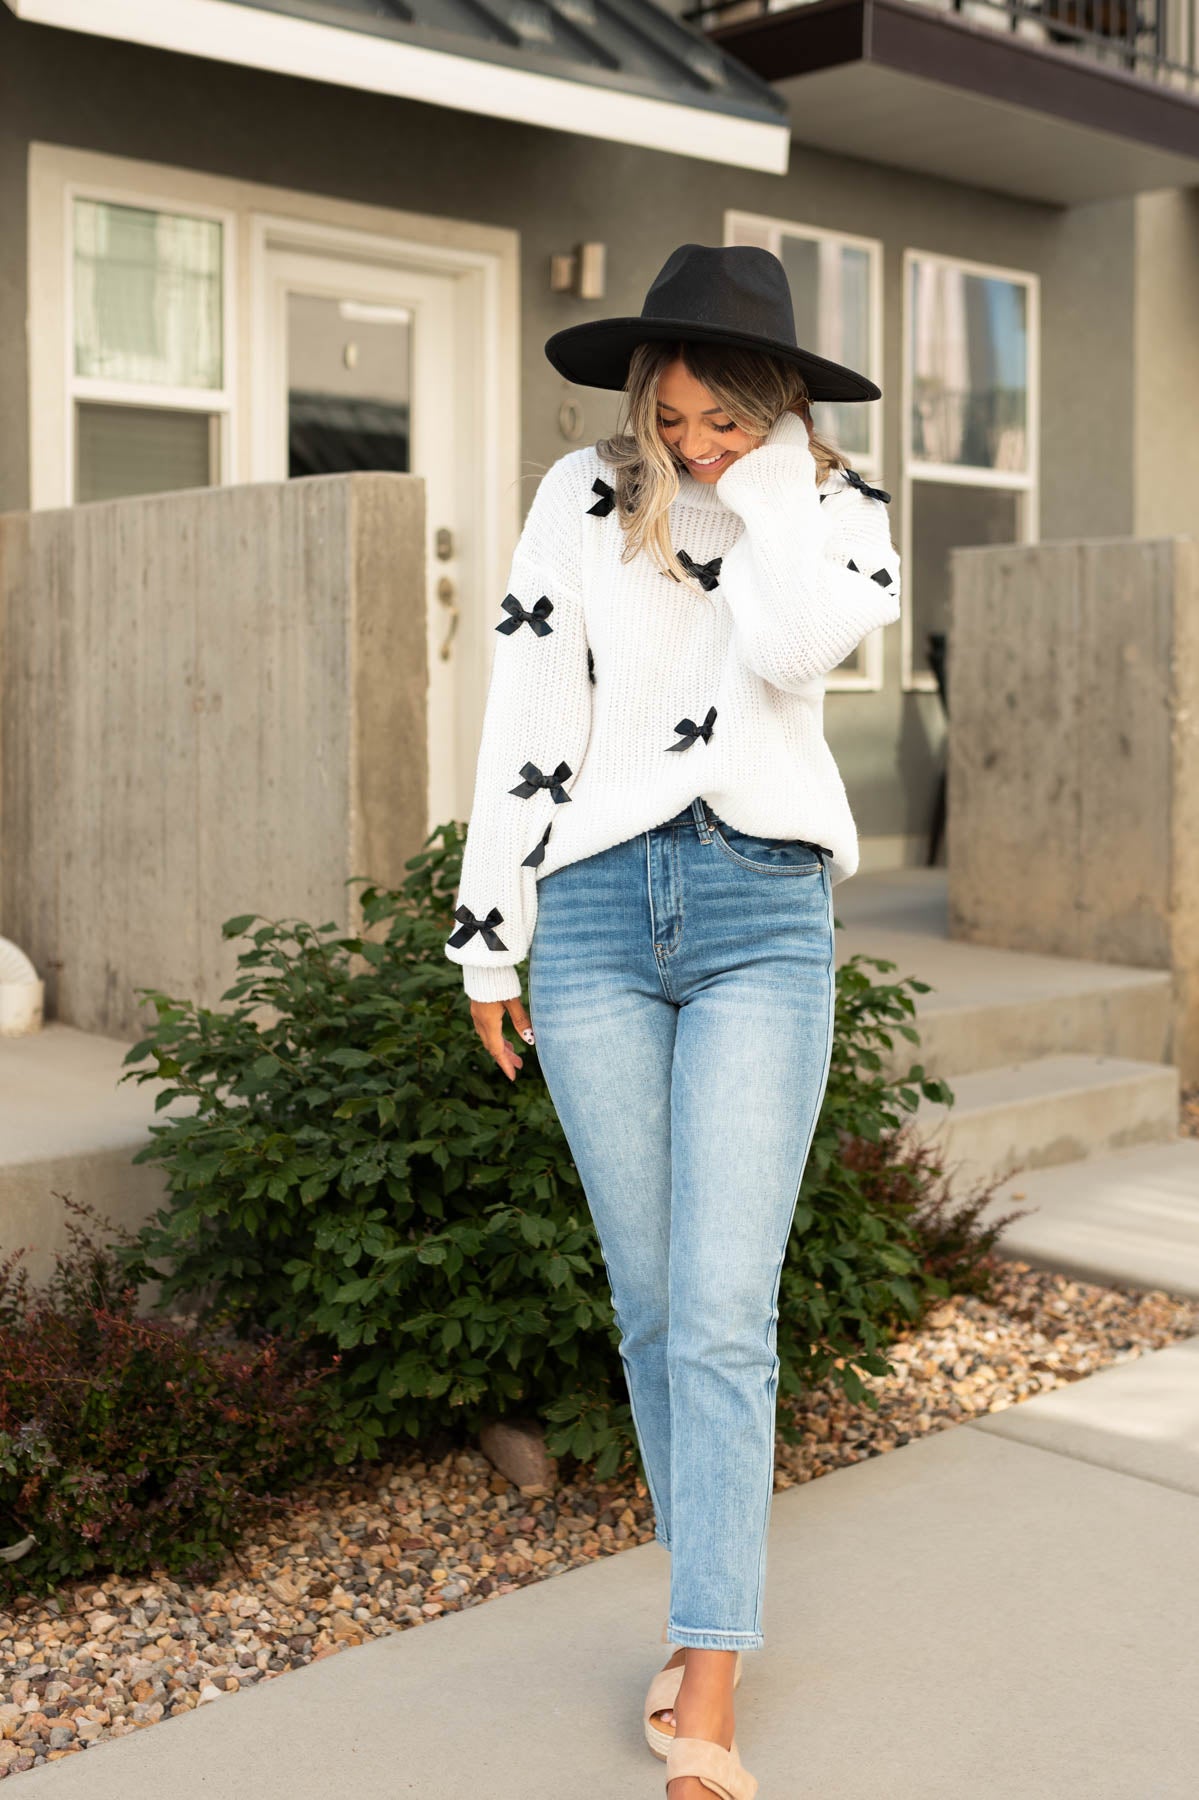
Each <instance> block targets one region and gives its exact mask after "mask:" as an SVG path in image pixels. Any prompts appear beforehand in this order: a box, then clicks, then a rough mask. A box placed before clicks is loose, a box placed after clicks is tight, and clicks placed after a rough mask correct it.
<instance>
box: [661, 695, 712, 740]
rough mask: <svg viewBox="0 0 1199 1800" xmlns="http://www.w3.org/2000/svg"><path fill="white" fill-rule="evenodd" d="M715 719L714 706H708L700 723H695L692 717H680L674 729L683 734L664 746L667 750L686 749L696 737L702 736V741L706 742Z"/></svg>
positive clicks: (710, 734)
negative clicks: (674, 742)
mask: <svg viewBox="0 0 1199 1800" xmlns="http://www.w3.org/2000/svg"><path fill="white" fill-rule="evenodd" d="M715 721H716V708H715V707H714V706H710V707H709V708H708V710H707V712H706V713H705V714H704V719H703V724H702V725H697V724H696V723H695V720H694V719H680V720H679V722H678V724H677V725H676V726H675V730H676V731H681V732H682V733H683V736H682V737H681V738H680V739H679V741H678V743H677V744H667V746H666V748H667V749H668V750H688V749H690V747H691V745H692V744H693V743H694V742H695V740H696V738H703V740H704V743H705V744H706V743H707V742H708V739H709V738H710V737H711V736H712V726H713V724H714V723H715Z"/></svg>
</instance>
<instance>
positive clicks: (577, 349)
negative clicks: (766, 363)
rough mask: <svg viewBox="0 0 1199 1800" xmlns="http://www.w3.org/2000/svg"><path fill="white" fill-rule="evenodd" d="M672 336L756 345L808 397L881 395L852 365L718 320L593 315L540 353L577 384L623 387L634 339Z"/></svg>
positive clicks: (549, 340)
mask: <svg viewBox="0 0 1199 1800" xmlns="http://www.w3.org/2000/svg"><path fill="white" fill-rule="evenodd" d="M661 339H667V340H670V339H673V340H675V341H676V342H677V341H680V340H683V339H685V340H687V341H688V342H691V343H701V344H703V343H708V344H736V345H737V346H738V347H739V348H742V349H746V350H761V351H764V352H766V353H767V354H769V355H771V356H778V357H781V358H783V360H784V361H786V362H791V363H794V364H795V365H796V367H797V368H798V369H799V371H800V373H801V374H802V375H803V378H804V381H805V382H806V383H807V388H808V393H809V395H810V396H811V398H812V399H813V400H881V399H882V389H881V388H880V387H878V386H876V385H875V383H874V382H873V381H871V380H870V379H869V377H868V376H866V375H859V374H858V372H857V370H856V369H849V368H846V366H845V365H844V363H835V362H829V360H828V359H827V357H823V356H817V355H816V353H815V352H814V351H812V350H800V349H797V347H796V346H795V345H794V344H783V343H779V342H777V340H775V339H773V338H762V337H755V336H754V335H753V334H752V333H749V332H742V331H730V330H728V329H727V328H726V327H725V326H723V325H696V324H694V323H693V322H692V321H691V320H687V319H642V318H634V319H628V318H626V319H595V320H592V321H590V322H587V323H584V324H582V325H568V326H567V327H566V328H565V330H563V331H555V332H554V334H553V336H552V337H549V338H547V339H546V342H545V354H546V356H547V357H548V359H549V361H550V363H551V364H552V366H553V367H554V368H555V369H557V371H558V373H559V375H565V377H566V379H567V380H568V381H574V382H577V383H578V384H579V386H580V387H598V388H623V387H624V386H625V385H626V383H627V381H628V375H629V360H630V358H631V357H632V354H633V351H634V349H635V348H636V346H637V345H638V344H643V343H645V342H646V341H647V340H653V341H659V340H661Z"/></svg>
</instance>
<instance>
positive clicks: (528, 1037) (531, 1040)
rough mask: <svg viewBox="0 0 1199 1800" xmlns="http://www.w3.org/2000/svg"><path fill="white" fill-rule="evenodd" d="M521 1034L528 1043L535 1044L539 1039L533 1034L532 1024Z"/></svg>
mask: <svg viewBox="0 0 1199 1800" xmlns="http://www.w3.org/2000/svg"><path fill="white" fill-rule="evenodd" d="M520 1035H521V1037H522V1038H523V1039H524V1040H525V1043H526V1044H533V1043H536V1041H537V1040H536V1039H535V1038H534V1036H533V1027H532V1026H531V1025H530V1026H529V1028H528V1030H527V1031H522V1032H521V1034H520Z"/></svg>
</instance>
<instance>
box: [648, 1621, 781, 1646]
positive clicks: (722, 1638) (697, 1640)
mask: <svg viewBox="0 0 1199 1800" xmlns="http://www.w3.org/2000/svg"><path fill="white" fill-rule="evenodd" d="M666 1638H667V1642H668V1643H671V1644H679V1645H681V1646H682V1647H683V1648H684V1649H687V1650H761V1649H762V1648H763V1646H764V1644H765V1641H766V1640H765V1637H764V1636H763V1634H762V1632H760V1631H688V1630H687V1629H686V1627H685V1626H684V1627H681V1628H676V1627H675V1626H674V1625H670V1624H668V1625H667V1627H666Z"/></svg>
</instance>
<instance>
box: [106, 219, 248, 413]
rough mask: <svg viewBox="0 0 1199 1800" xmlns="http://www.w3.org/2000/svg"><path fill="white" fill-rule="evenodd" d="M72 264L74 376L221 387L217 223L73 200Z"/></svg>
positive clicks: (219, 254) (211, 387) (219, 238)
mask: <svg viewBox="0 0 1199 1800" xmlns="http://www.w3.org/2000/svg"><path fill="white" fill-rule="evenodd" d="M74 255H75V373H76V374H77V375H87V376H94V377H100V378H103V379H105V380H108V381H136V382H144V383H145V382H149V383H154V384H155V385H157V386H161V387H183V388H204V389H219V388H221V387H223V385H224V372H223V366H222V365H223V357H222V317H221V313H222V287H221V283H222V242H221V225H220V222H219V221H218V220H215V219H192V218H188V217H186V216H185V215H184V214H181V213H165V212H153V211H149V210H147V209H146V208H144V207H137V206H116V205H113V204H111V203H109V202H108V201H102V200H76V202H75V252H74Z"/></svg>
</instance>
